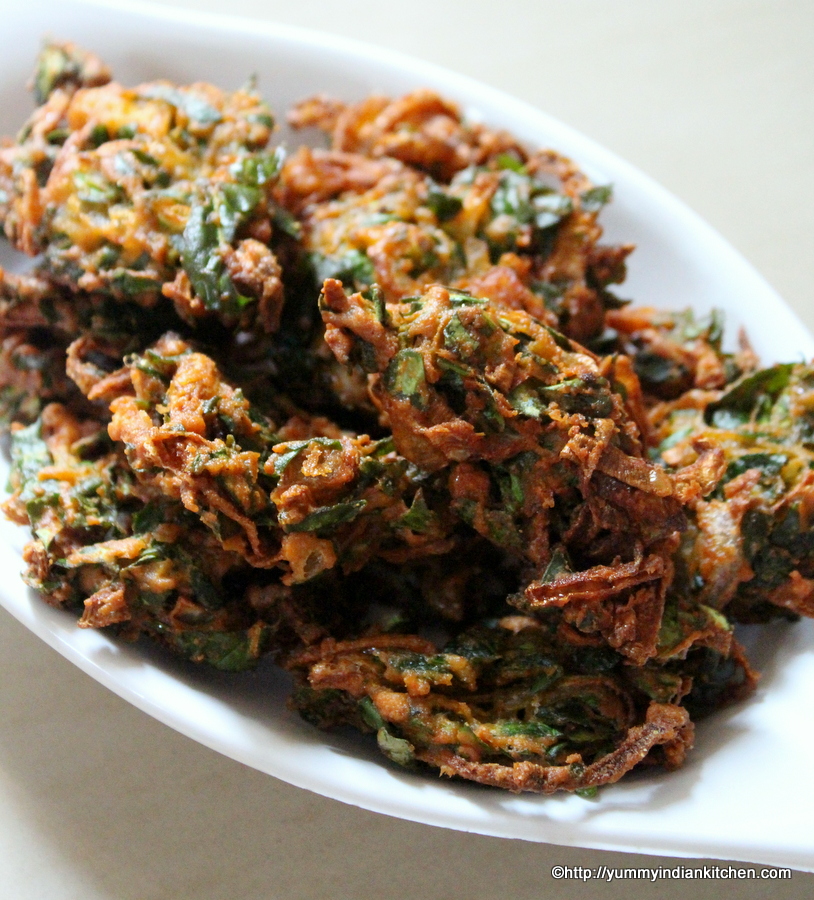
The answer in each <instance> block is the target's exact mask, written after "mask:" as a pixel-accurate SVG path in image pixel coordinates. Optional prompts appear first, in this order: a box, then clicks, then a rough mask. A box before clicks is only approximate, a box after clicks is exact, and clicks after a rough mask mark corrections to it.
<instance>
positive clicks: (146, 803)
mask: <svg viewBox="0 0 814 900" xmlns="http://www.w3.org/2000/svg"><path fill="white" fill-rule="evenodd" d="M165 2H166V3H167V5H170V0H165ZM3 5H4V3H2V2H0V10H1V9H2V6H3ZM171 5H175V6H179V7H180V6H185V7H188V8H191V9H200V10H207V11H216V12H229V13H232V14H236V15H245V16H255V17H260V18H268V19H275V20H278V21H282V22H286V23H289V24H295V25H304V26H310V27H318V28H321V29H323V30H325V31H329V32H333V33H338V34H344V35H350V36H353V37H356V38H361V39H363V40H367V41H371V42H375V43H378V44H380V45H383V46H388V47H393V48H395V49H398V50H402V51H406V52H409V53H412V54H414V55H416V56H420V57H423V58H425V59H428V60H431V61H433V62H437V63H440V64H443V65H446V66H448V67H450V68H453V69H456V70H458V71H461V72H464V73H466V74H468V75H471V76H474V77H476V78H479V79H481V80H482V81H485V82H488V83H490V84H493V85H495V86H497V87H500V88H503V89H504V90H507V91H509V92H511V93H513V94H515V95H517V96H519V97H522V98H523V99H526V100H529V101H531V102H532V103H534V104H536V105H538V106H539V107H540V108H542V109H544V110H546V111H547V112H549V113H551V114H553V115H554V116H557V117H558V118H560V119H562V120H563V121H565V122H567V123H568V124H570V125H572V126H574V127H576V128H578V129H580V130H581V131H583V132H584V133H586V134H587V135H589V136H590V137H592V138H594V139H595V140H597V141H599V142H600V143H602V144H604V145H606V146H607V147H609V148H610V149H612V150H614V151H615V152H617V153H618V154H620V155H621V156H623V157H625V158H626V159H628V160H629V161H630V162H632V163H634V164H635V165H637V166H638V167H640V168H641V169H642V170H644V171H645V172H647V173H648V174H650V175H652V176H653V177H655V178H656V179H657V180H658V181H660V182H661V183H662V184H663V185H665V186H666V187H667V188H669V189H670V190H671V191H673V192H674V193H675V194H677V195H678V196H679V197H681V198H682V199H683V200H685V201H686V202H687V203H688V204H689V205H690V206H692V207H693V208H694V209H695V210H696V211H697V212H699V213H700V214H701V215H702V216H703V217H705V218H706V219H707V220H708V221H709V222H710V223H711V224H712V225H714V226H715V227H716V228H718V229H719V230H720V231H721V232H722V233H723V234H724V236H725V237H726V238H728V240H730V241H731V242H732V243H733V244H734V245H735V246H736V247H737V248H738V249H739V250H740V251H741V252H742V253H743V254H744V255H745V256H746V257H747V258H748V259H749V260H750V261H751V262H752V263H753V264H754V265H755V266H756V267H757V268H758V269H759V270H760V271H761V272H762V273H763V275H764V276H765V277H766V278H767V279H768V280H769V281H770V282H771V283H772V284H773V285H774V286H775V287H776V288H777V290H778V291H779V292H780V293H781V294H782V295H783V296H784V297H785V298H786V299H787V300H788V301H789V303H790V304H791V305H792V306H793V307H794V308H795V309H796V310H797V312H798V313H799V314H800V315H801V316H802V318H803V319H804V321H805V322H806V323H807V324H808V326H809V327H810V328H814V302H812V297H811V294H810V283H811V281H812V276H814V253H812V247H814V91H812V87H814V4H812V3H811V2H810V0H786V2H782V0H778V2H749V0H739V2H728V0H705V2H699V0H661V2H647V0H642V2H632V0H617V2H614V3H609V2H600V0H593V2H589V0H581V2H570V3H566V2H551V0H525V2H508V0H504V2H502V3H498V2H485V0H469V2H463V0H454V2H443V0H410V2H409V3H398V4H395V3H388V2H384V0H380V2H378V3H377V2H371V0H344V2H341V3H338V2H333V3H331V2H328V0H298V2H296V3H291V2H290V0H288V2H285V3H283V2H279V0H230V2H229V3H228V4H226V3H224V2H223V0H182V2H179V0H175V2H172V4H171ZM43 28H44V30H46V29H47V23H45V22H44V23H43ZM97 49H99V48H97ZM3 577H9V578H11V577H16V573H11V572H9V573H3ZM802 714H803V715H810V711H804V712H802ZM744 790H748V785H744ZM755 815H760V798H759V797H756V798H755ZM675 862H676V861H674V860H670V859H660V858H657V857H644V856H629V855H625V854H618V853H602V852H598V851H588V850H578V849H566V848H559V847H553V846H543V845H536V844H526V843H523V842H511V841H503V840H498V839H492V838H484V837H478V836H475V835H467V834H459V833H454V832H448V831H443V830H440V829H435V828H431V827H428V826H421V825H415V824H411V823H406V822H400V821H397V820H394V819H390V818H386V817H383V816H378V815H375V814H373V813H367V812H363V811H360V810H357V809H353V808H351V807H347V806H344V805H342V804H340V803H337V802H334V801H331V800H325V799H323V798H321V797H316V796H314V795H312V794H309V793H306V792H304V791H301V790H298V789H295V788H292V787H290V786H288V785H286V784H282V783H281V782H278V781H276V780H274V779H273V778H270V777H268V776H265V775H261V774H259V773H257V772H254V771H252V770H250V769H247V768H245V767H243V766H241V765H239V764H238V763H235V762H232V761H231V760H227V759H225V758H223V757H220V756H218V755H217V754H215V753H213V752H212V751H210V750H207V749H205V748H203V747H201V746H199V745H197V744H195V743H193V742H192V741H190V740H188V739H186V738H184V737H181V736H180V735H178V734H176V733H175V732H173V731H171V730H170V729H168V728H166V727H164V726H162V725H160V724H158V723H157V722H155V721H153V720H151V719H150V718H148V717H147V716H145V715H144V714H142V713H141V712H139V711H137V710H135V709H133V708H132V707H130V706H128V705H127V704H126V703H124V702H123V701H122V700H120V699H119V698H117V697H115V696H114V695H113V694H111V693H109V692H108V691H106V690H105V689H104V688H102V687H100V686H99V685H98V684H96V683H95V682H93V681H92V680H91V679H89V678H88V677H87V676H85V675H83V674H82V673H81V672H79V671H78V670H76V669H74V668H73V667H72V666H71V665H70V664H69V663H67V662H66V661H65V660H63V659H62V658H61V657H60V656H58V655H57V654H56V653H55V652H54V651H52V650H50V649H49V648H47V647H46V646H45V645H44V644H42V643H40V642H39V641H38V640H37V639H36V638H34V637H33V636H31V635H30V634H29V633H28V632H27V631H26V630H25V629H24V628H22V626H20V625H19V624H18V623H16V622H15V621H14V620H12V619H11V617H10V616H8V615H7V614H6V613H5V612H2V611H0V896H2V897H4V898H5V897H8V898H10V900H35V898H36V900H40V898H45V897H47V898H49V900H74V898H76V900H154V898H155V900H158V898H161V900H164V898H196V900H221V898H223V900H226V898H229V900H234V898H240V900H255V898H286V900H322V898H325V900H344V898H349V900H350V898H353V900H368V898H377V900H378V898H381V897H388V898H399V900H413V898H415V900H419V898H421V900H436V898H439V900H440V898H458V897H461V896H464V895H466V896H471V897H474V898H477V900H491V898H495V900H497V898H507V897H523V898H536V897H541V898H542V897H551V898H559V897H570V896H573V895H575V894H577V893H578V894H580V895H582V896H589V897H596V898H622V897H625V898H629V897H632V898H638V897H651V896H653V897H655V896H658V897H664V898H666V900H669V898H673V897H675V898H678V897H682V898H702V897H713V896H716V897H717V896H719V895H721V894H724V895H726V896H732V897H737V898H758V897H764V896H770V895H771V896H773V897H777V898H803V897H810V896H812V895H814V875H805V874H802V873H795V874H794V877H793V879H792V880H791V881H790V882H788V881H786V882H771V883H767V882H763V883H760V882H740V883H738V882H712V881H709V882H704V883H693V882H686V881H685V882H668V881H662V882H660V883H659V884H658V885H648V884H646V883H643V882H623V883H615V884H610V885H608V884H597V883H593V884H591V885H590V886H588V885H585V886H582V885H579V886H578V885H577V884H575V883H574V882H569V881H555V880H553V879H552V877H551V867H552V866H553V865H556V864H563V865H571V866H575V865H581V866H596V865H598V864H601V863H607V864H608V865H610V866H637V865H642V866H648V865H661V864H663V865H673V864H675Z"/></svg>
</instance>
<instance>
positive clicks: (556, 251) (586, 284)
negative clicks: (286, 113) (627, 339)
mask: <svg viewBox="0 0 814 900" xmlns="http://www.w3.org/2000/svg"><path fill="white" fill-rule="evenodd" d="M424 93H425V94H426V93H427V92H424ZM410 100H411V98H409V97H408V98H403V101H395V102H394V103H393V104H391V106H399V105H400V104H402V103H403V104H406V105H410V103H409V101H410ZM423 100H425V101H427V100H429V97H427V96H424V97H423ZM435 100H436V101H437V103H438V104H440V105H441V106H442V107H446V109H447V110H448V111H449V117H451V118H449V121H450V122H452V121H453V119H454V121H455V122H456V125H455V128H453V129H451V131H450V134H449V136H448V140H449V141H450V146H452V147H453V148H455V155H456V156H457V157H459V158H460V159H466V160H468V163H466V164H465V165H459V166H455V167H452V168H450V167H449V166H442V173H441V174H440V175H439V174H438V167H437V166H436V164H435V156H434V155H433V151H432V150H431V149H429V148H428V147H425V156H424V157H423V158H422V157H420V154H418V153H413V154H408V155H407V156H406V157H405V156H404V155H403V154H400V153H398V152H389V151H388V150H386V149H383V148H384V147H386V146H391V147H392V144H388V142H387V141H384V143H383V144H382V143H381V140H380V139H377V140H374V141H373V144H374V145H375V146H376V147H378V148H379V150H378V151H376V152H374V153H373V154H372V155H373V156H374V159H373V160H372V159H371V158H370V156H361V155H358V150H359V149H360V148H362V147H364V146H366V145H367V144H368V143H370V141H369V140H367V139H365V138H362V139H358V140H351V139H349V138H348V128H347V127H346V126H344V125H340V126H338V127H336V128H333V129H331V130H332V132H333V146H334V149H332V150H329V151H320V150H310V149H307V148H303V149H301V150H300V151H298V153H297V154H295V155H294V156H293V157H292V158H291V159H290V160H289V161H288V162H287V163H286V165H285V167H284V169H283V173H282V176H281V182H280V186H279V188H278V196H279V197H280V198H281V202H283V203H284V204H285V205H286V206H287V207H288V208H289V209H291V210H292V211H294V212H295V213H296V214H297V215H298V216H299V217H300V218H301V219H302V221H303V246H304V248H305V250H306V251H307V254H308V261H309V264H310V266H311V267H312V268H313V271H314V274H315V278H316V281H317V282H318V283H320V284H321V282H322V280H323V279H325V278H328V277H333V278H338V279H340V280H341V281H343V282H344V283H345V284H346V285H347V286H349V287H354V288H356V289H364V288H366V287H369V286H370V285H371V284H372V283H373V282H375V283H376V284H378V285H379V286H380V288H381V289H382V290H383V291H384V294H385V299H386V301H387V302H392V301H398V300H401V299H403V298H405V297H407V296H411V295H414V294H417V293H420V292H421V291H422V290H423V289H425V288H426V287H427V286H429V285H430V284H433V283H441V284H445V285H451V286H453V287H457V288H461V289H464V290H468V291H470V292H472V293H474V294H476V295H478V296H489V297H490V298H491V299H493V300H495V301H497V300H502V301H503V302H504V303H506V305H508V306H510V307H512V308H520V309H526V310H527V311H528V312H530V313H531V314H532V315H535V316H537V317H538V318H540V319H542V320H549V322H550V324H556V325H557V326H558V328H559V329H560V330H561V331H563V332H564V333H566V334H567V335H569V336H571V337H574V338H576V339H577V340H580V341H583V342H584V341H587V340H589V339H591V338H594V337H597V336H598V335H599V334H600V333H601V332H602V330H603V327H604V313H605V310H606V309H609V308H616V307H618V306H619V305H620V304H621V301H619V300H618V298H616V297H615V296H614V295H613V294H611V293H610V291H609V290H608V286H609V285H610V284H612V283H615V282H618V281H621V280H623V278H624V273H625V267H624V261H625V258H626V257H627V255H628V254H629V253H630V251H631V249H632V247H630V246H616V247H614V246H603V245H600V244H599V239H600V237H601V234H602V230H601V227H600V226H599V224H598V222H597V216H598V213H599V211H600V210H601V208H602V206H603V205H604V204H605V203H606V202H607V200H608V199H609V198H610V189H609V188H608V187H606V186H601V187H596V186H594V185H592V184H591V183H590V181H589V180H588V179H587V178H586V177H585V175H584V174H583V173H582V172H581V171H580V170H579V169H577V168H576V166H574V164H573V163H572V162H571V161H570V160H567V159H565V158H564V157H562V156H559V155H558V154H556V153H554V152H552V151H546V152H541V153H537V154H531V155H529V154H528V153H527V152H525V151H524V150H522V148H520V147H518V146H517V145H516V143H514V142H511V141H508V140H500V139H499V138H498V137H497V136H494V135H492V136H491V138H490V139H489V140H487V141H486V142H485V144H483V142H482V138H483V135H484V133H488V132H484V131H483V130H482V129H480V128H479V127H478V126H467V125H465V124H464V123H462V122H461V120H460V116H459V114H458V113H457V111H455V110H454V107H450V106H449V105H448V104H444V101H442V100H441V99H440V98H437V97H436V98H435ZM362 106H364V104H362ZM308 111H309V105H308V103H306V104H305V106H304V107H303V108H301V109H300V110H298V111H297V114H296V115H295V117H294V122H295V124H297V125H303V124H306V123H312V122H313V121H314V120H315V119H316V121H320V120H319V118H318V117H316V116H315V113H314V111H313V110H311V111H310V113H309V114H308V115H306V113H307V112H308ZM348 112H350V111H349V110H346V111H345V114H347V113H348ZM364 114H365V113H363V115H364ZM384 117H385V118H386V119H387V120H388V121H389V122H390V126H389V127H394V128H396V130H397V131H398V133H399V134H401V135H404V136H405V137H408V136H412V137H415V136H416V129H417V127H418V126H416V125H415V123H414V122H412V120H411V119H410V118H409V117H408V118H407V119H401V120H399V119H398V118H397V117H396V118H393V117H391V116H388V115H387V113H386V112H385V114H384ZM382 121H384V119H383V120H382ZM405 126H408V127H405ZM362 130H364V129H362ZM338 135H339V136H338ZM475 145H476V146H477V149H474V146H475ZM486 146H488V147H489V149H488V150H487V149H485V148H486ZM349 150H354V151H355V152H348V151H349ZM391 157H394V158H391ZM397 160H401V163H399V162H397ZM433 173H435V175H436V177H437V178H438V179H439V180H438V181H436V180H434V178H433V177H432V174H433Z"/></svg>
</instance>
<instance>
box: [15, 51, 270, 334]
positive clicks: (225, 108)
mask: <svg viewBox="0 0 814 900" xmlns="http://www.w3.org/2000/svg"><path fill="white" fill-rule="evenodd" d="M77 53H78V51H76V50H75V48H73V47H72V46H71V45H55V46H49V47H47V48H46V49H45V51H44V54H43V57H42V59H41V62H40V67H39V70H38V73H37V75H36V77H35V85H36V87H37V99H38V101H39V103H40V106H39V107H38V108H37V109H36V110H35V112H34V113H33V115H32V116H31V118H30V119H29V121H28V122H27V123H26V125H25V126H24V127H23V129H22V131H21V132H20V135H19V136H18V138H17V140H16V141H14V142H9V143H7V144H6V145H5V146H2V147H0V197H2V198H3V199H2V202H0V223H2V225H3V228H4V230H5V234H6V236H7V238H8V239H9V240H10V241H11V243H12V244H13V245H14V246H16V247H17V248H18V249H20V250H22V251H24V252H25V253H28V254H32V255H34V254H42V266H43V268H44V269H45V271H46V272H47V275H48V277H49V278H50V279H52V280H54V281H56V282H58V283H59V284H61V285H63V286H65V287H67V288H69V289H70V290H73V291H85V292H100V293H103V294H106V295H108V296H111V297H114V298H115V299H117V300H132V301H136V302H138V303H141V304H143V305H147V306H153V305H155V304H156V303H158V302H160V298H161V297H162V295H163V296H164V297H165V298H169V300H172V302H173V303H174V305H175V309H176V310H177V312H178V314H179V316H181V318H182V319H184V320H185V321H187V322H190V323H195V322H197V321H199V320H201V319H207V318H215V319H218V320H219V321H221V322H223V323H224V324H226V325H227V326H229V327H235V326H236V325H241V326H247V325H253V326H256V327H258V328H260V329H261V330H265V331H272V330H274V328H275V327H276V325H277V322H278V319H279V315H280V309H281V304H282V285H281V281H280V267H279V264H278V262H277V260H276V258H275V256H274V254H273V253H272V251H271V250H270V248H269V241H270V239H271V237H272V232H273V228H274V226H273V217H274V212H275V209H276V206H275V205H274V204H273V202H272V201H271V195H270V191H271V186H272V184H273V182H274V181H275V179H276V177H277V173H278V169H279V166H280V161H281V156H280V154H279V152H278V151H275V150H274V149H273V148H272V147H271V143H270V142H271V134H272V129H273V119H272V117H271V114H270V112H269V110H268V108H267V107H266V106H265V104H264V103H263V102H262V101H261V100H260V98H259V97H258V96H257V95H256V94H255V93H254V92H253V91H251V90H241V91H236V92H234V93H232V94H227V93H225V92H223V91H220V90H219V89H217V88H215V87H213V86H211V85H206V84H202V83H199V84H195V85H191V86H189V87H176V86H174V85H171V84H169V83H167V82H153V83H149V84H143V85H140V86H138V87H135V88H124V87H122V86H120V85H118V84H116V83H115V82H112V81H106V80H105V75H104V73H103V71H102V70H100V69H99V67H98V66H94V65H91V64H90V63H88V62H87V60H85V61H84V62H83V61H81V59H80V61H79V62H77ZM89 72H90V74H88V73H89ZM102 82H105V83H102ZM165 302H166V301H165Z"/></svg>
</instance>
